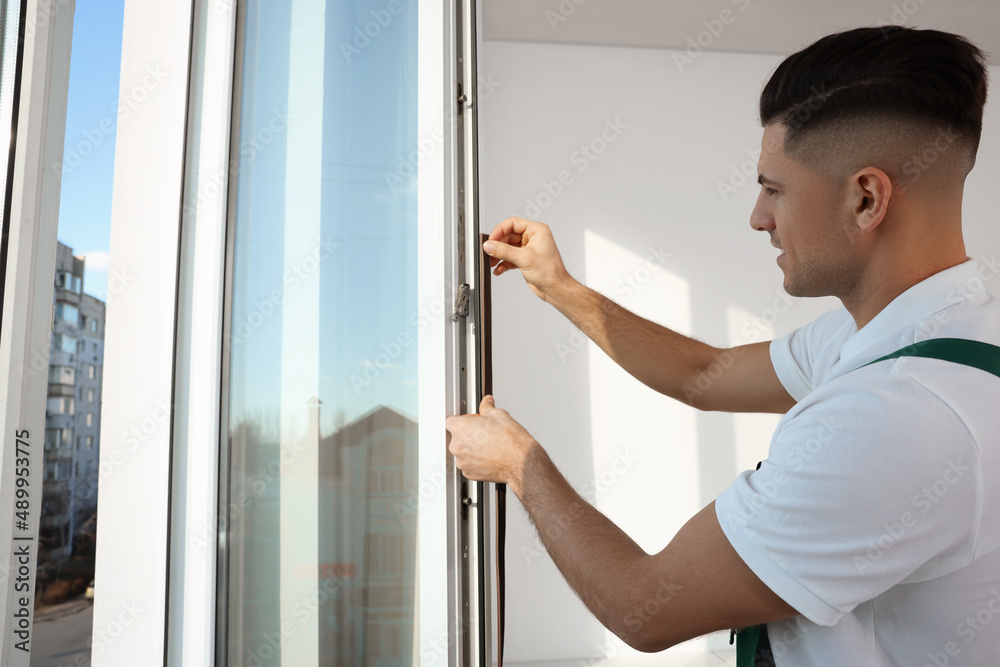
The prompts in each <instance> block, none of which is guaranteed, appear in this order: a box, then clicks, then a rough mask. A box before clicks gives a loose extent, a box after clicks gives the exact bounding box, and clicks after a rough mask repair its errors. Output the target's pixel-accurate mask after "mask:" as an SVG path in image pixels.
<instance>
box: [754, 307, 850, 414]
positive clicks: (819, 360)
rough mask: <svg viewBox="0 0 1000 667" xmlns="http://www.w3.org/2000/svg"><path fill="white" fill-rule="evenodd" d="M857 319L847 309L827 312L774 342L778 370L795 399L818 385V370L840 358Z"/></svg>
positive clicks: (800, 398)
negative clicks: (843, 346) (846, 339)
mask: <svg viewBox="0 0 1000 667" xmlns="http://www.w3.org/2000/svg"><path fill="white" fill-rule="evenodd" d="M853 323H854V320H853V318H852V317H851V315H850V313H849V312H847V310H846V309H845V308H835V309H834V310H831V311H829V312H826V313H823V314H822V315H820V316H819V317H817V318H816V319H814V320H813V321H812V322H810V323H809V324H807V325H805V326H804V327H799V328H798V329H795V330H794V331H792V332H791V333H789V334H788V335H786V336H783V337H781V338H776V339H775V340H772V341H771V345H770V347H769V348H768V349H769V351H770V353H771V364H772V365H773V366H774V372H775V373H776V374H777V375H778V379H779V380H780V381H781V384H782V385H783V386H784V387H785V391H787V392H788V393H789V394H790V395H791V396H792V398H794V399H795V400H796V401H801V400H802V399H803V398H805V397H806V395H807V394H809V392H811V391H812V390H813V387H815V386H816V385H817V369H818V368H820V367H824V366H825V367H829V366H832V365H833V364H834V363H836V361H837V360H838V359H839V358H840V354H839V353H840V346H841V345H842V344H843V342H844V339H845V338H846V335H845V334H846V333H847V332H848V331H850V330H853V326H851V325H853Z"/></svg>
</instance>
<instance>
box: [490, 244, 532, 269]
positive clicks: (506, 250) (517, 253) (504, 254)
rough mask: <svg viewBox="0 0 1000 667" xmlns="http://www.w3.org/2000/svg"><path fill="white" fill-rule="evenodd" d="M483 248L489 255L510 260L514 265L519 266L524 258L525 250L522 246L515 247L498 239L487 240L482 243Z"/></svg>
mask: <svg viewBox="0 0 1000 667" xmlns="http://www.w3.org/2000/svg"><path fill="white" fill-rule="evenodd" d="M483 250H485V251H486V254H487V255H489V256H490V257H492V258H494V259H499V260H504V261H507V262H510V263H511V264H514V265H515V266H521V263H522V262H524V260H525V259H526V255H525V254H526V252H527V251H526V250H525V249H524V248H515V247H514V246H511V245H507V244H506V243H501V242H500V241H487V242H486V243H484V244H483Z"/></svg>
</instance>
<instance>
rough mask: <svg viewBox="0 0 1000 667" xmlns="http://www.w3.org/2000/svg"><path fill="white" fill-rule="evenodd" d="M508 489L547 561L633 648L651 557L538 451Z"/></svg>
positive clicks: (530, 455) (646, 592)
mask: <svg viewBox="0 0 1000 667" xmlns="http://www.w3.org/2000/svg"><path fill="white" fill-rule="evenodd" d="M522 471H523V472H522V476H521V479H520V480H519V481H518V482H517V483H516V484H512V489H513V490H514V492H515V493H516V494H517V495H518V497H519V498H520V500H521V503H522V505H524V507H525V509H526V510H527V512H528V515H529V516H530V518H531V521H532V522H533V523H534V525H535V528H536V529H537V530H538V534H539V536H540V537H541V540H542V542H543V544H544V545H545V548H546V550H547V551H548V553H549V555H550V556H551V557H552V560H553V561H554V562H555V564H556V566H557V567H558V568H559V571H560V572H561V573H562V575H563V577H565V579H566V581H567V582H568V583H569V585H570V587H571V588H572V589H573V590H574V591H575V592H576V594H577V595H578V596H579V597H580V599H581V600H582V601H583V603H584V604H585V605H586V606H587V608H588V609H589V610H590V611H591V613H593V614H594V616H595V617H596V618H597V620H599V621H600V622H601V623H602V624H603V625H604V626H605V627H607V628H608V629H609V630H611V631H612V632H614V633H615V634H616V635H618V636H619V637H621V638H622V639H623V640H625V641H626V642H627V643H629V644H632V645H636V642H637V641H639V637H640V636H641V635H640V634H639V633H640V631H641V630H642V628H641V626H640V627H637V626H639V624H638V622H637V621H638V617H636V616H635V613H634V612H635V611H636V610H635V609H633V607H635V601H636V600H643V599H645V598H646V597H648V595H649V590H650V589H649V582H648V581H647V580H648V579H649V576H648V572H649V567H648V565H649V559H650V558H651V556H650V555H649V554H647V553H646V552H645V551H643V549H642V548H641V547H640V546H639V545H638V544H636V543H635V542H634V541H633V540H632V539H631V538H630V537H629V536H628V535H626V534H625V533H624V532H623V531H622V530H621V529H620V528H618V526H616V525H615V524H614V523H612V521H611V520H610V519H608V518H607V517H606V516H604V515H603V514H601V512H599V511H598V510H597V509H596V508H594V507H593V506H592V505H590V504H589V503H588V502H587V501H585V500H584V499H583V498H582V497H580V495H579V494H578V493H577V492H576V491H575V490H574V489H573V488H572V487H571V486H570V485H569V483H568V482H567V481H566V479H565V478H564V477H563V476H562V474H561V473H560V472H559V470H558V469H557V468H556V467H555V465H554V464H553V463H552V461H551V460H550V459H549V457H548V455H547V454H546V452H545V450H544V449H542V447H541V446H540V445H537V444H536V445H534V446H533V447H532V448H531V449H530V450H529V453H528V455H527V456H526V458H525V461H524V465H523V467H522Z"/></svg>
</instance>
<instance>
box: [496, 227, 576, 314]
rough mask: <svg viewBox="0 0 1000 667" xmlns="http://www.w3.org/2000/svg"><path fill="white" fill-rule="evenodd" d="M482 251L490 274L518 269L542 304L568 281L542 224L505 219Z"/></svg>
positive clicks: (568, 277) (552, 240)
mask: <svg viewBox="0 0 1000 667" xmlns="http://www.w3.org/2000/svg"><path fill="white" fill-rule="evenodd" d="M491 244H492V245H491ZM483 250H485V251H486V254H488V255H489V256H490V266H491V267H493V275H496V276H499V275H502V274H503V273H505V272H507V271H509V270H510V269H520V270H521V275H522V276H524V280H525V282H527V283H528V287H530V288H531V291H532V292H534V293H535V295H536V296H538V297H539V298H540V299H542V300H543V301H549V296H550V295H551V293H552V291H553V290H554V289H557V288H558V287H560V286H561V285H563V284H565V283H566V281H571V280H572V278H571V277H570V275H569V272H567V271H566V266H565V265H564V264H563V261H562V257H560V256H559V249H558V248H556V242H555V239H553V238H552V230H550V229H549V226H548V225H546V224H545V223H542V222H535V221H533V220H525V219H524V218H507V219H506V220H504V221H503V222H501V223H500V224H499V225H497V226H496V227H494V228H493V231H492V232H490V238H489V240H488V241H486V243H484V244H483Z"/></svg>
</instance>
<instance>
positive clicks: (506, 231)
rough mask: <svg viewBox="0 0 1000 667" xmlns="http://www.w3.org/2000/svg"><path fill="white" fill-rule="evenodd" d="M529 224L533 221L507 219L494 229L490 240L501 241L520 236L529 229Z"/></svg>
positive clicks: (514, 218) (516, 218) (515, 218)
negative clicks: (507, 237) (506, 237)
mask: <svg viewBox="0 0 1000 667" xmlns="http://www.w3.org/2000/svg"><path fill="white" fill-rule="evenodd" d="M529 222H532V221H531V220H527V219H525V218H518V217H513V218H507V219H506V220H504V221H503V222H501V223H500V224H499V225H497V226H496V227H494V228H493V231H491V232H490V239H492V240H494V241H497V240H499V239H502V238H504V237H505V236H510V235H514V234H516V235H518V236H520V235H521V234H523V233H524V231H525V230H526V229H527V228H528V223H529Z"/></svg>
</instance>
